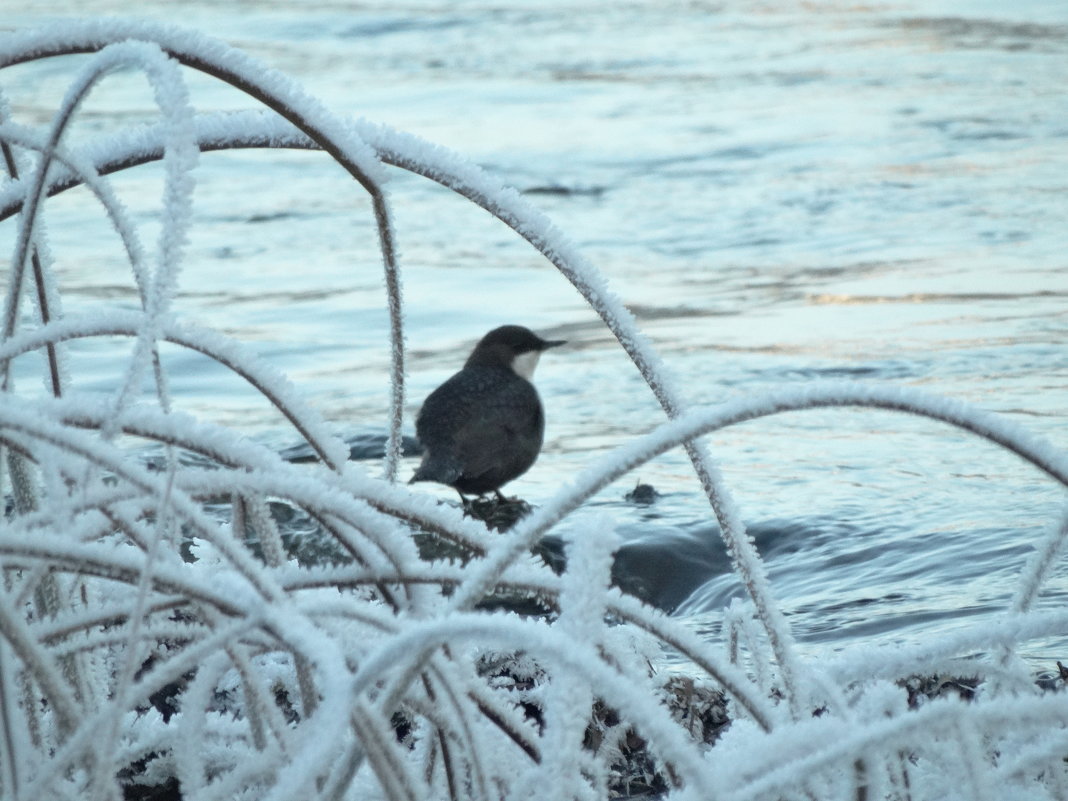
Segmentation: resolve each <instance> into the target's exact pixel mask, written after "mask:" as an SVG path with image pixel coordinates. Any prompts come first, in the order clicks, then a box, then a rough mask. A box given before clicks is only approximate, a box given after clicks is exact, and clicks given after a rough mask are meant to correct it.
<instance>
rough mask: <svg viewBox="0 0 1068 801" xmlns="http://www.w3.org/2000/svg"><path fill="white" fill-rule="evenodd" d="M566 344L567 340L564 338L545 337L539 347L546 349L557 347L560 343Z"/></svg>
mask: <svg viewBox="0 0 1068 801" xmlns="http://www.w3.org/2000/svg"><path fill="white" fill-rule="evenodd" d="M566 344H567V340H566V339H545V340H542V343H541V349H542V350H548V349H549V348H558V347H560V346H561V345H566Z"/></svg>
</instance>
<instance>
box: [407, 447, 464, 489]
mask: <svg viewBox="0 0 1068 801" xmlns="http://www.w3.org/2000/svg"><path fill="white" fill-rule="evenodd" d="M462 472H463V468H461V467H460V465H459V464H458V463H457V462H456V460H455V459H447V458H446V459H443V458H440V457H438V458H435V457H434V456H433V455H431V454H427V455H426V456H425V457H424V458H423V461H422V463H421V464H420V465H419V467H417V468H416V469H415V475H413V476H412V477H411V478H410V479H408V483H409V484H414V483H415V482H417V481H434V482H436V483H438V484H449V485H451V484H452V483H453V482H454V481H456V479H458V478H459V477H460V474H461V473H462Z"/></svg>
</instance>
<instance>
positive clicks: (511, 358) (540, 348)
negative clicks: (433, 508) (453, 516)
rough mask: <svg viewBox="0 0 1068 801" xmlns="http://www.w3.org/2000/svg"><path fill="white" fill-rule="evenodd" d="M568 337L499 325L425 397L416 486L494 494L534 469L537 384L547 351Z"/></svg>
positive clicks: (539, 433)
mask: <svg viewBox="0 0 1068 801" xmlns="http://www.w3.org/2000/svg"><path fill="white" fill-rule="evenodd" d="M563 344H565V340H559V339H554V340H547V339H542V338H541V337H539V336H538V335H537V334H535V333H534V332H533V331H531V330H530V329H529V328H524V327H523V326H521V325H503V326H501V327H500V328H494V329H493V330H492V331H490V332H489V333H488V334H486V335H485V336H484V337H482V339H481V340H479V342H478V344H477V345H475V349H474V350H473V351H471V355H470V356H468V357H467V361H466V362H465V363H464V366H463V369H462V370H460V372H458V373H456V374H455V375H453V376H452V377H451V378H449V379H448V380H447V381H445V383H444V384H442V385H441V386H439V387H438V388H437V389H435V390H434V391H433V392H431V393H430V395H428V396H427V399H426V400H425V401H424V402H423V406H422V408H421V409H420V410H419V414H418V415H417V417H416V420H415V433H416V436H417V437H418V438H419V441H420V443H422V445H423V448H424V452H423V460H422V462H421V463H420V465H419V466H418V467H417V468H416V471H415V474H414V475H413V476H412V478H411V480H410V481H409V482H408V483H409V484H411V483H414V482H417V481H433V482H436V483H438V484H445V485H447V486H450V487H452V488H453V489H455V490H456V491H457V492H458V493H460V500H461V501H462V502H463V503H464V504H465V505H466V504H467V498H466V497H465V496H466V495H478V496H480V497H481V496H483V495H485V494H486V493H489V492H493V493H495V494H496V496H497V498H498V500H504V496H502V495H501V493H500V488H501V487H502V486H503V485H505V484H507V483H508V482H509V481H511V480H512V479H514V478H517V477H519V476H521V475H523V473H525V472H527V470H529V469H530V466H531V465H532V464H534V460H535V459H537V458H538V453H539V452H540V451H541V444H542V438H543V437H544V434H545V413H544V411H543V410H542V405H541V399H540V398H539V397H538V392H537V390H536V389H534V385H533V384H532V383H531V377H532V376H533V375H534V368H535V367H536V366H537V364H538V359H539V358H540V356H541V354H542V353H543V352H544V351H546V350H548V349H549V348H555V347H559V346H560V345H563Z"/></svg>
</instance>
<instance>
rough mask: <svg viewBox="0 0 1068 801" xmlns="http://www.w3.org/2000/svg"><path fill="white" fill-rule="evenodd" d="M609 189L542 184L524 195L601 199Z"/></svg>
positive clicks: (603, 187) (531, 188)
mask: <svg viewBox="0 0 1068 801" xmlns="http://www.w3.org/2000/svg"><path fill="white" fill-rule="evenodd" d="M607 191H608V188H607V187H605V186H564V185H563V184H541V185H535V186H530V187H527V188H526V189H524V190H523V194H524V195H550V196H553V197H597V198H599V197H601V196H602V195H603V194H604V193H605V192H607Z"/></svg>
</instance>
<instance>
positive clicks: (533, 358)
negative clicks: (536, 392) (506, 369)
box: [512, 350, 541, 381]
mask: <svg viewBox="0 0 1068 801" xmlns="http://www.w3.org/2000/svg"><path fill="white" fill-rule="evenodd" d="M540 358H541V351H538V350H528V351H527V352H526V353H520V354H519V355H518V356H516V357H515V358H514V359H513V360H512V369H513V370H514V371H515V373H516V375H520V376H522V377H523V378H525V379H526V380H527V381H530V380H531V378H533V377H534V368H535V367H537V366H538V359H540Z"/></svg>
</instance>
